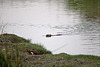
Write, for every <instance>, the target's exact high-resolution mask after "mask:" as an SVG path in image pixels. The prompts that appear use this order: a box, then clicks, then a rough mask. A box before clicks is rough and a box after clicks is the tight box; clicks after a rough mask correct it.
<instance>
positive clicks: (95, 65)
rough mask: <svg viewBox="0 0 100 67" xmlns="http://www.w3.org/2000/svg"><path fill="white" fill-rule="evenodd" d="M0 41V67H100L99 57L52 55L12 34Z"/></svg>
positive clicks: (1, 37) (41, 47)
mask: <svg viewBox="0 0 100 67" xmlns="http://www.w3.org/2000/svg"><path fill="white" fill-rule="evenodd" d="M5 38H8V40H6V39H5ZM14 39H15V40H14ZM9 40H10V41H9ZM13 40H14V41H13ZM0 41H1V42H0V67H100V57H99V56H92V55H68V54H65V53H61V54H55V55H53V54H52V53H51V52H50V51H48V50H47V49H45V48H44V47H43V46H42V45H39V44H32V43H31V42H30V41H27V40H26V39H24V38H22V37H19V36H17V35H14V34H2V35H0Z"/></svg>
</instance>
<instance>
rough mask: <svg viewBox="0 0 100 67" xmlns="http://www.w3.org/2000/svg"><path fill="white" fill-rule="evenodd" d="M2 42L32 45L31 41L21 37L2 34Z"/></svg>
mask: <svg viewBox="0 0 100 67" xmlns="http://www.w3.org/2000/svg"><path fill="white" fill-rule="evenodd" d="M0 42H8V43H30V42H31V40H29V39H24V38H23V37H19V36H17V35H15V34H7V33H5V34H1V35H0Z"/></svg>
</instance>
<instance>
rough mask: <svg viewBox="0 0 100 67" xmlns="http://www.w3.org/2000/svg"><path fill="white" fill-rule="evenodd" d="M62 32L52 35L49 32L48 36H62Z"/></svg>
mask: <svg viewBox="0 0 100 67" xmlns="http://www.w3.org/2000/svg"><path fill="white" fill-rule="evenodd" d="M61 35H62V34H56V35H51V34H47V35H46V37H51V36H61Z"/></svg>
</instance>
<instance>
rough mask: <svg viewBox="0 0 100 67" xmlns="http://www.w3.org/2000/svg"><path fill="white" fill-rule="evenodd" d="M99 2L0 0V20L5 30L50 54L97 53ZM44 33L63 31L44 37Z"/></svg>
mask: <svg viewBox="0 0 100 67" xmlns="http://www.w3.org/2000/svg"><path fill="white" fill-rule="evenodd" d="M94 2H95V4H94ZM99 4H100V1H99V0H96V1H94V0H91V1H89V0H87V1H79V0H76V1H74V0H0V16H1V20H0V22H1V24H2V22H3V24H6V28H5V30H4V32H5V33H12V34H16V35H19V36H21V37H24V38H27V39H31V40H32V43H39V44H41V45H43V46H44V47H45V48H47V49H48V50H50V51H52V53H53V54H58V53H67V54H71V55H77V54H86V55H97V56H100V51H99V50H100V23H99V22H100V14H99V13H100V7H99V6H100V5H99ZM91 6H92V7H91ZM46 34H53V35H55V34H63V35H62V36H55V37H51V38H46V37H45V36H44V35H46Z"/></svg>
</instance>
